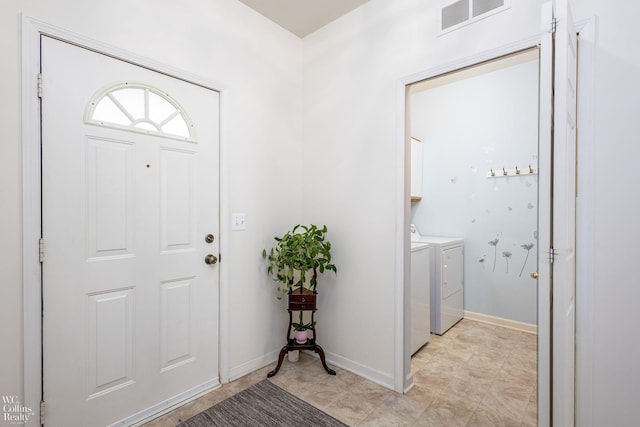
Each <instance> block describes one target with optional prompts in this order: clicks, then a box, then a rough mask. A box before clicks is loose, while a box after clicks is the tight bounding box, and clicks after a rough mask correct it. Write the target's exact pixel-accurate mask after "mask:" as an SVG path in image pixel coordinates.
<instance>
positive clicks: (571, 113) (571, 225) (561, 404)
mask: <svg viewBox="0 0 640 427" xmlns="http://www.w3.org/2000/svg"><path fill="white" fill-rule="evenodd" d="M555 16H556V19H557V27H556V36H555V58H554V70H555V75H554V117H553V120H554V128H553V129H554V134H553V156H554V157H553V171H554V178H553V248H554V250H555V253H556V256H555V261H554V264H553V311H552V323H553V341H552V363H553V404H552V422H553V425H558V426H572V425H574V397H575V374H574V372H575V285H576V278H575V237H576V236H575V215H576V210H575V206H576V81H577V75H576V71H577V50H578V45H577V33H576V29H575V26H574V23H573V22H574V21H573V16H572V14H571V9H570V7H569V3H568V0H557V1H556V7H555Z"/></svg>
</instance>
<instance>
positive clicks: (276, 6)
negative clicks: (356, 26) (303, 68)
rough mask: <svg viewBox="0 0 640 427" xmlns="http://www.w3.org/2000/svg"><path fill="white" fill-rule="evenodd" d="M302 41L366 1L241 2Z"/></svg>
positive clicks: (246, 0) (279, 0)
mask: <svg viewBox="0 0 640 427" xmlns="http://www.w3.org/2000/svg"><path fill="white" fill-rule="evenodd" d="M240 1H241V2H242V3H244V4H246V5H247V6H249V7H250V8H252V9H254V10H256V11H257V12H258V13H260V14H262V15H264V16H266V17H267V18H269V19H270V20H272V21H273V22H275V23H276V24H278V25H280V26H281V27H283V28H285V29H287V30H289V31H291V32H292V33H293V34H295V35H297V36H298V37H300V38H302V37H304V36H306V35H307V34H310V33H312V32H314V31H315V30H317V29H318V28H321V27H324V26H325V25H327V24H328V23H329V22H332V21H334V20H336V19H338V18H339V17H341V16H342V15H345V14H347V13H349V12H351V11H352V10H353V9H355V8H357V7H358V6H360V5H362V4H364V3H366V2H367V1H369V0H240Z"/></svg>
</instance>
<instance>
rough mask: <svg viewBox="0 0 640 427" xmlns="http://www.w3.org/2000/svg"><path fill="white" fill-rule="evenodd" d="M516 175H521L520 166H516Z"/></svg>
mask: <svg viewBox="0 0 640 427" xmlns="http://www.w3.org/2000/svg"><path fill="white" fill-rule="evenodd" d="M516 175H520V169H518V165H516Z"/></svg>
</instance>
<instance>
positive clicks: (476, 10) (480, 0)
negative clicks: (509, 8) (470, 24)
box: [473, 0, 504, 18]
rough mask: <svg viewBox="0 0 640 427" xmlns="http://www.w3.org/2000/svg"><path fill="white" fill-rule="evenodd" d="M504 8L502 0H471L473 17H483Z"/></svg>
mask: <svg viewBox="0 0 640 427" xmlns="http://www.w3.org/2000/svg"><path fill="white" fill-rule="evenodd" d="M502 6H504V0H473V17H474V18H475V17H476V16H480V15H484V14H485V13H487V12H491V11H492V10H494V9H497V8H499V7H502Z"/></svg>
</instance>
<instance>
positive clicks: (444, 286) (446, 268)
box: [411, 232, 464, 335]
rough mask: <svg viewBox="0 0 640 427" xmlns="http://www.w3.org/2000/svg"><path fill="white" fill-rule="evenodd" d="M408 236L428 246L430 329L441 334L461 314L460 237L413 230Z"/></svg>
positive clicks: (462, 292) (459, 317) (454, 322)
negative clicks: (427, 233) (424, 234)
mask: <svg viewBox="0 0 640 427" xmlns="http://www.w3.org/2000/svg"><path fill="white" fill-rule="evenodd" d="M411 240H412V242H420V243H427V244H428V245H429V247H430V248H431V265H430V277H431V280H430V282H431V332H433V333H434V334H438V335H442V334H444V333H445V332H446V331H447V330H448V329H449V328H451V327H452V326H453V325H455V324H456V323H458V322H459V321H460V320H461V319H462V317H463V316H464V241H463V240H462V239H460V238H457V237H440V236H420V235H417V233H415V234H414V233H413V232H412V235H411Z"/></svg>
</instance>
